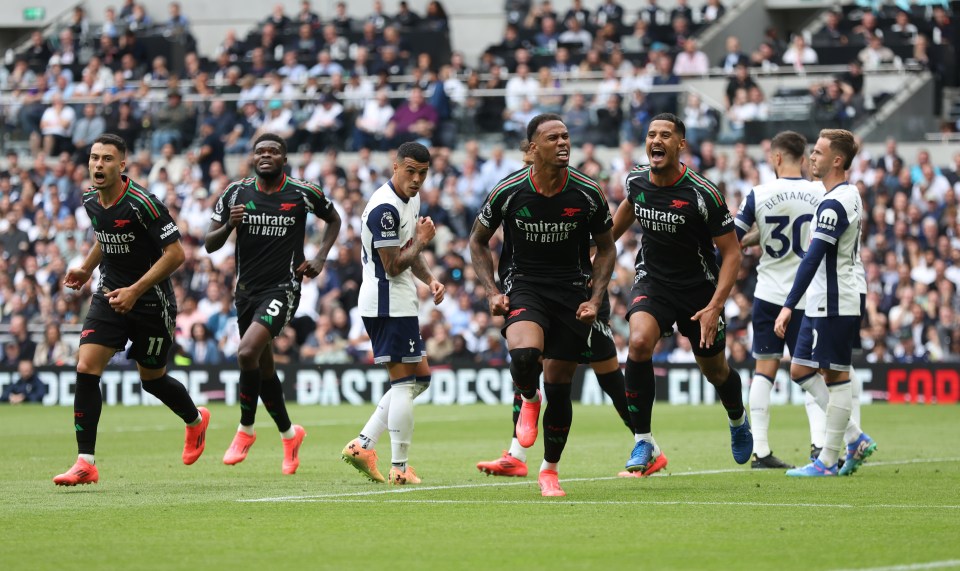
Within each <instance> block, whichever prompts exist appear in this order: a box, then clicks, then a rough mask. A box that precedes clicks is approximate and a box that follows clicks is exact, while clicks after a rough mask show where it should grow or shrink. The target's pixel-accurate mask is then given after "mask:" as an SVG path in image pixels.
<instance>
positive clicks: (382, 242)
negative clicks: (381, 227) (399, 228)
mask: <svg viewBox="0 0 960 571" xmlns="http://www.w3.org/2000/svg"><path fill="white" fill-rule="evenodd" d="M399 245H400V240H377V241H374V243H373V247H374V248H383V247H384V246H387V247H389V246H399Z"/></svg>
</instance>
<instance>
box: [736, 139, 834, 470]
mask: <svg viewBox="0 0 960 571" xmlns="http://www.w3.org/2000/svg"><path fill="white" fill-rule="evenodd" d="M806 150H807V139H806V137H804V136H803V135H801V134H799V133H795V132H793V131H784V132H782V133H779V134H778V135H777V136H775V137H774V138H773V140H772V141H771V143H770V164H771V165H772V166H773V169H774V172H775V173H776V175H777V179H776V180H774V181H772V182H769V183H766V184H761V185H759V186H756V187H754V188H753V189H752V190H751V191H750V192H749V193H748V194H747V196H746V198H745V199H744V201H743V205H742V206H741V208H740V212H738V213H737V217H736V220H735V223H736V225H737V228H736V232H737V237H738V238H739V239H740V241H741V243H744V244H746V243H747V242H748V241H749V240H744V235H745V234H746V233H747V232H748V231H749V230H750V228H751V227H752V226H753V225H754V224H756V225H757V230H758V231H759V232H758V238H759V244H760V252H761V253H760V264H759V266H758V267H757V288H756V291H755V293H754V300H753V357H754V359H756V360H757V365H756V369H755V371H754V375H753V380H752V382H751V383H750V422H751V425H752V427H753V462H751V467H752V468H754V469H764V468H793V466H792V465H790V464H787V463H786V462H783V461H782V460H780V459H779V458H777V457H776V456H774V455H773V452H772V451H771V450H770V442H769V436H768V433H769V429H770V392H771V390H772V389H773V384H774V381H775V380H776V375H777V370H778V369H779V367H780V359H781V357H783V349H784V345H786V347H787V348H788V349H789V350H790V354H791V355H793V352H794V349H795V347H796V344H797V334H798V333H799V332H800V324H801V323H802V321H803V320H802V317H801V315H799V313H798V315H797V316H795V318H794V319H792V320H791V321H790V324H789V326H788V327H787V329H786V334H785V336H784V337H783V338H781V337H778V336H777V335H776V333H774V331H773V324H774V320H775V319H776V318H777V315H778V314H779V313H780V309H781V308H782V307H783V303H784V301H786V299H787V294H788V293H789V290H790V286H791V284H792V283H793V279H794V277H795V276H796V275H797V267H798V266H799V265H800V261H801V260H802V259H803V255H804V252H805V249H806V247H807V244H808V243H809V242H810V223H811V220H813V216H814V214H815V213H816V211H817V205H818V204H820V199H821V197H822V196H823V186H822V185H821V184H820V183H818V182H810V181H809V180H806V179H804V178H803V176H802V166H803V161H804V155H805V154H806ZM804 302H805V299H804V297H803V296H801V298H800V301H799V302H798V303H797V305H796V307H795V308H794V309H795V310H797V311H798V312H800V311H802V310H803V309H804V307H805V305H804ZM820 415H821V416H822V413H820ZM820 446H821V447H822V444H821V445H820Z"/></svg>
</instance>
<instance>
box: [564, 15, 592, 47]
mask: <svg viewBox="0 0 960 571" xmlns="http://www.w3.org/2000/svg"><path fill="white" fill-rule="evenodd" d="M566 23H567V29H566V30H565V31H564V32H563V33H561V34H560V36H559V37H558V38H557V41H558V42H559V43H560V44H579V47H577V48H576V49H577V50H578V51H582V52H587V51H588V50H589V49H590V46H592V45H593V36H592V35H591V34H590V32H588V31H587V30H586V29H584V27H583V23H582V22H580V20H579V19H577V18H576V17H570V18H568V19H567V21H566Z"/></svg>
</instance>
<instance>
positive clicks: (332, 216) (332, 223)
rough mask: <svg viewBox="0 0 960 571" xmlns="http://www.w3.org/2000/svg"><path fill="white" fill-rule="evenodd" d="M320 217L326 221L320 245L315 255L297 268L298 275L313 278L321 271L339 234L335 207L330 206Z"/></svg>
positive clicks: (339, 221) (338, 218)
mask: <svg viewBox="0 0 960 571" xmlns="http://www.w3.org/2000/svg"><path fill="white" fill-rule="evenodd" d="M320 219H321V220H323V221H324V222H326V223H327V227H326V228H325V229H324V230H323V238H322V239H321V240H320V247H319V248H318V249H317V256H316V257H315V258H314V259H312V260H304V261H303V263H301V264H300V267H298V268H297V275H298V276H305V277H308V278H311V279H312V278H315V277H317V276H319V275H320V272H322V271H323V264H324V263H325V262H326V261H327V255H328V254H330V248H332V247H333V244H334V243H335V242H336V241H337V236H339V235H340V226H341V224H342V222H341V220H340V214H339V213H338V212H337V210H336V209H335V208H331V209H330V210H329V211H328V212H327V213H326V214H324V215H321V216H320Z"/></svg>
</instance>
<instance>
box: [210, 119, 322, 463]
mask: <svg viewBox="0 0 960 571" xmlns="http://www.w3.org/2000/svg"><path fill="white" fill-rule="evenodd" d="M286 164H287V145H286V143H285V142H284V140H283V138H282V137H280V136H278V135H275V134H272V133H264V134H263V135H260V136H259V137H257V139H256V141H254V143H253V168H254V172H255V173H256V176H254V177H251V178H245V179H242V180H238V181H234V182H232V183H230V185H229V186H227V188H226V189H225V190H224V191H223V193H222V194H221V195H220V198H219V199H218V200H217V203H216V206H215V207H214V210H213V215H212V220H211V222H210V227H209V228H208V230H207V235H206V237H205V239H204V247H205V248H206V250H207V252H215V251H217V250H219V249H220V248H221V247H223V245H224V243H225V242H226V241H227V238H228V237H229V236H230V234H231V233H232V232H233V231H234V230H236V231H237V238H236V247H235V250H234V257H235V259H236V265H237V286H236V294H235V302H236V304H237V325H238V326H239V328H240V347H239V349H238V350H237V361H238V363H239V366H240V387H239V396H240V425H239V427H238V428H237V433H236V435H235V436H234V437H233V442H232V443H231V444H230V447H229V448H228V449H227V452H226V453H225V454H224V455H223V463H224V464H228V465H231V466H232V465H235V464H238V463H240V462H243V460H244V459H245V458H246V457H247V453H248V452H249V451H250V447H251V446H253V443H254V442H256V440H257V434H256V432H255V431H254V428H253V427H254V421H255V419H256V414H257V399H258V398H259V399H261V400H262V401H263V406H264V407H265V408H266V409H267V412H268V413H270V416H271V417H272V418H273V421H274V422H275V423H276V425H277V429H278V430H279V431H280V436H281V442H282V443H283V460H282V462H281V471H282V472H283V473H284V474H294V473H296V471H297V468H298V467H299V466H300V445H301V444H302V443H303V438H304V436H306V434H307V433H306V431H305V430H304V429H303V427H302V426H300V425H298V424H292V423H291V422H290V416H289V415H288V414H287V407H286V404H285V403H284V400H283V387H282V386H281V384H280V378H279V377H278V376H277V371H276V367H275V365H274V361H273V347H272V341H273V339H274V338H275V337H277V336H278V335H280V333H281V332H282V331H283V328H284V327H285V326H286V325H287V322H288V321H290V318H291V317H293V314H294V313H295V312H296V311H297V305H298V304H299V303H300V282H301V281H302V280H303V278H304V277H306V278H308V279H312V278H315V277H317V276H318V275H319V274H320V272H321V271H322V270H323V263H324V261H325V260H326V258H327V253H329V251H330V247H331V246H333V243H334V241H335V240H336V239H337V234H338V233H339V232H340V215H339V214H337V211H336V210H335V209H334V207H333V203H332V202H331V201H330V199H329V198H327V197H326V196H325V195H324V193H323V191H322V190H320V188H318V187H317V186H316V185H314V184H311V183H309V182H306V181H303V180H298V179H294V178H290V177H288V176H287V175H286V174H285V173H284V166H285V165H286ZM308 213H313V214H314V215H315V216H317V217H319V218H320V219H321V220H323V221H324V222H326V229H325V230H324V234H323V237H322V239H321V242H320V246H319V248H318V249H317V255H316V257H315V258H314V259H312V260H307V259H305V257H304V253H303V240H304V236H305V233H306V225H307V214H308Z"/></svg>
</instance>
